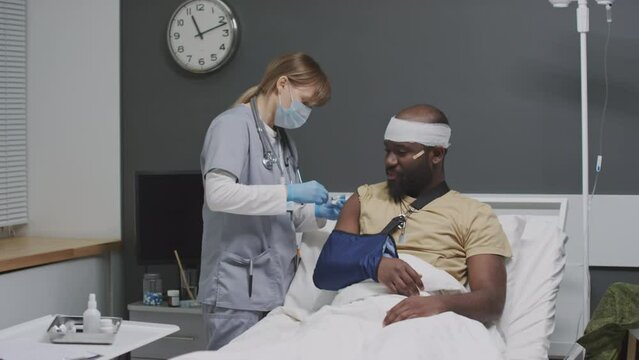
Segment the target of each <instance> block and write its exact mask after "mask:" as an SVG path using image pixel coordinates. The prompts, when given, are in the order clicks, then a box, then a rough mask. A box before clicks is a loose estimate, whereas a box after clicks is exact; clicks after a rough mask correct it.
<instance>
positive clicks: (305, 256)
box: [283, 221, 337, 320]
mask: <svg viewBox="0 0 639 360" xmlns="http://www.w3.org/2000/svg"><path fill="white" fill-rule="evenodd" d="M335 224H336V222H335V221H327V222H326V225H325V226H324V227H323V228H322V229H320V230H316V231H311V232H305V233H304V234H303V235H302V243H301V245H300V256H301V258H302V259H301V262H300V266H299V268H298V269H297V273H296V274H295V276H294V277H293V281H292V282H291V286H290V287H289V288H288V292H287V293H286V297H285V298H284V305H283V307H284V310H285V311H286V313H287V314H289V315H291V316H293V317H295V318H296V319H298V320H303V319H304V318H306V317H307V316H308V315H310V314H312V313H314V312H315V311H317V310H319V308H321V307H322V306H324V305H328V304H330V303H331V302H332V301H333V298H334V297H335V295H336V294H337V292H335V291H329V290H321V289H318V288H317V287H315V283H314V282H313V272H314V271H315V264H316V263H317V258H318V257H319V254H320V252H321V251H322V246H324V243H325V242H326V239H328V236H329V235H330V234H331V231H333V228H334V227H335Z"/></svg>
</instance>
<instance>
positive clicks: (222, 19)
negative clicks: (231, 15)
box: [218, 16, 226, 24]
mask: <svg viewBox="0 0 639 360" xmlns="http://www.w3.org/2000/svg"><path fill="white" fill-rule="evenodd" d="M218 18H219V19H220V21H218V24H222V23H224V22H226V17H224V16H218Z"/></svg>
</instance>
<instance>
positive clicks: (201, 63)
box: [197, 58, 205, 65]
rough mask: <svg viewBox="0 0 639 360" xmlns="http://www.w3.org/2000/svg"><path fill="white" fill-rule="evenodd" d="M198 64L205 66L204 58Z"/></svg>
mask: <svg viewBox="0 0 639 360" xmlns="http://www.w3.org/2000/svg"><path fill="white" fill-rule="evenodd" d="M197 63H198V64H200V65H204V64H205V62H204V58H200V60H198V61H197Z"/></svg>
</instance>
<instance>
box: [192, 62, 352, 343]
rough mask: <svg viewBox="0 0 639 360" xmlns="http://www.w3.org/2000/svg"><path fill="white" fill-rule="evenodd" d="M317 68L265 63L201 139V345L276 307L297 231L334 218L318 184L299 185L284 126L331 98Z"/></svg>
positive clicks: (335, 207)
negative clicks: (203, 335) (254, 82)
mask: <svg viewBox="0 0 639 360" xmlns="http://www.w3.org/2000/svg"><path fill="white" fill-rule="evenodd" d="M330 92H331V88H330V84H329V82H328V78H327V77H326V75H325V74H324V72H323V71H322V69H321V68H320V66H319V65H318V64H317V63H316V62H315V60H313V59H312V58H311V57H310V56H308V55H306V54H303V53H294V54H288V55H284V56H281V57H278V58H276V59H274V60H273V61H272V62H271V63H270V64H269V65H268V67H267V68H266V71H265V73H264V75H263V78H262V81H261V82H260V83H259V84H258V85H257V86H254V87H252V88H250V89H248V90H247V91H246V92H245V93H244V94H242V96H240V98H239V99H238V100H237V102H236V104H235V106H234V107H232V108H230V109H228V110H226V111H225V112H223V113H222V114H220V115H218V116H217V117H216V118H215V119H213V121H212V122H211V125H210V127H209V129H208V131H207V133H206V138H205V140H204V146H203V148H202V154H201V157H200V166H201V170H202V176H203V180H204V184H205V185H204V197H205V199H204V207H203V209H202V217H203V222H204V227H203V236H202V263H201V268H200V269H201V271H200V284H199V288H200V292H199V295H198V300H199V301H200V302H201V303H202V304H203V313H204V320H205V323H206V327H207V332H208V338H209V343H208V349H209V350H217V349H219V348H220V347H222V346H224V345H226V344H227V343H228V342H229V341H231V340H232V339H233V338H235V337H237V336H238V335H240V334H241V333H243V332H244V331H245V330H247V329H248V328H249V327H251V326H253V325H254V324H255V323H257V322H258V321H259V320H260V319H261V318H263V317H264V316H265V315H266V313H267V312H268V311H270V310H272V309H273V308H275V307H277V306H280V305H282V303H283V302H284V296H285V294H286V291H287V290H288V287H289V285H290V283H291V280H292V278H293V275H294V274H295V270H296V267H297V264H298V257H299V256H298V254H299V252H298V251H297V250H298V243H297V240H296V235H295V233H296V232H302V231H309V230H314V229H317V228H318V227H321V226H323V225H324V223H325V221H326V220H325V219H336V218H337V216H338V215H339V212H340V210H341V208H342V206H343V201H337V202H335V201H329V197H328V192H327V191H326V189H325V188H324V186H322V184H320V183H318V182H317V181H308V182H302V179H301V176H300V172H299V168H298V164H299V157H298V153H297V149H296V147H295V143H294V142H293V140H292V139H291V137H290V136H289V135H288V134H287V133H286V129H295V128H299V127H300V126H302V125H304V123H305V122H306V120H307V119H308V117H309V115H310V113H311V109H312V108H314V107H317V106H322V105H324V104H325V103H326V102H327V101H328V100H329V98H330Z"/></svg>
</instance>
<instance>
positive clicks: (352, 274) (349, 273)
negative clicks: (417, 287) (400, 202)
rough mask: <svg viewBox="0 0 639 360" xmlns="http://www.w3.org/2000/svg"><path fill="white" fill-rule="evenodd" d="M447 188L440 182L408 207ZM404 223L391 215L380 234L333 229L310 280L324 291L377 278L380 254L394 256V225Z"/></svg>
mask: <svg viewBox="0 0 639 360" xmlns="http://www.w3.org/2000/svg"><path fill="white" fill-rule="evenodd" d="M449 190H450V189H449V188H448V185H446V182H441V183H440V184H439V185H437V186H436V187H435V188H433V189H432V190H431V191H428V192H426V193H423V194H421V195H420V196H419V197H418V198H417V199H416V200H415V201H414V202H413V203H412V204H411V205H410V206H411V207H412V208H413V209H414V211H416V210H419V209H421V208H422V207H424V206H425V205H426V204H428V203H430V202H431V201H433V200H435V199H436V198H438V197H440V196H442V195H444V194H446V193H447V192H448V191H449ZM405 225H406V216H405V215H404V214H400V215H399V216H396V217H394V218H393V219H391V221H390V222H389V223H388V225H386V227H384V229H383V230H382V231H381V232H380V233H379V234H363V235H360V234H352V233H348V232H345V231H341V230H333V232H331V234H330V235H329V237H328V239H327V240H326V243H325V244H324V246H323V247H322V251H321V252H320V255H319V258H318V259H317V264H316V265H315V271H314V272H313V282H314V283H315V286H317V287H318V288H320V289H324V290H339V289H343V288H345V287H347V286H349V285H351V284H354V283H357V282H360V281H363V280H366V279H373V280H375V281H377V268H378V267H379V263H380V261H381V260H382V257H384V256H385V257H393V258H397V257H398V254H397V245H396V244H395V240H394V239H393V237H392V236H391V235H390V234H391V233H392V232H393V231H394V230H395V229H396V228H398V227H399V228H401V227H403V226H405Z"/></svg>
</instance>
